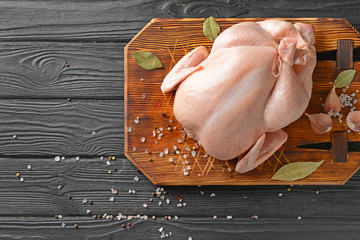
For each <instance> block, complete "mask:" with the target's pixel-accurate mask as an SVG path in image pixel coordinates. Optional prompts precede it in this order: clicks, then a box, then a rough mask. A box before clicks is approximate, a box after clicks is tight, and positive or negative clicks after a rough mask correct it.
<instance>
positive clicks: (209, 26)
mask: <svg viewBox="0 0 360 240" xmlns="http://www.w3.org/2000/svg"><path fill="white" fill-rule="evenodd" d="M203 32H204V34H205V36H206V37H207V38H208V39H209V40H211V41H214V40H215V39H216V37H217V35H218V34H219V32H220V26H219V24H218V23H217V22H216V20H215V18H214V17H212V16H211V17H209V18H207V19H206V20H205V22H204V24H203Z"/></svg>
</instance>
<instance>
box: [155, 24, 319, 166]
mask: <svg viewBox="0 0 360 240" xmlns="http://www.w3.org/2000/svg"><path fill="white" fill-rule="evenodd" d="M314 42H315V37H314V30H313V27H312V26H311V25H308V24H304V23H295V24H291V23H289V22H286V21H281V20H266V21H261V22H256V23H255V22H243V23H239V24H236V25H233V26H232V27H230V28H228V29H226V30H225V31H224V32H223V33H221V34H220V35H219V36H218V37H217V38H216V40H215V41H214V44H213V46H212V50H211V53H210V54H209V53H208V51H207V50H206V48H205V47H203V46H201V47H197V48H195V49H194V50H193V51H191V52H189V53H188V54H187V55H185V56H184V57H183V58H182V59H181V60H180V61H179V62H178V63H177V64H176V65H175V67H174V68H173V69H172V70H171V71H170V72H169V74H168V75H167V76H166V77H165V79H164V81H163V83H162V85H161V90H162V92H163V93H168V92H170V91H172V90H174V89H176V88H177V91H176V95H175V100H174V115H175V117H176V119H177V120H178V121H179V123H180V124H181V125H182V126H183V128H184V129H185V131H186V133H187V134H188V136H189V137H191V138H193V139H195V140H197V141H198V142H199V144H201V145H202V146H203V147H204V149H205V150H206V152H207V153H208V154H210V155H212V156H213V157H215V158H217V159H220V160H229V159H233V158H238V163H237V165H236V171H238V172H240V173H244V172H247V171H250V170H252V169H254V168H255V167H257V166H258V165H260V164H261V163H263V162H264V161H265V160H266V159H268V158H269V157H270V156H271V155H272V154H273V153H274V152H275V151H276V150H277V149H279V148H280V147H281V146H282V145H283V143H284V142H286V140H287V134H286V133H285V132H284V131H283V130H282V128H283V127H285V126H287V125H289V124H290V123H291V122H294V121H295V120H296V119H298V118H299V117H300V116H301V115H302V114H303V112H304V111H305V109H306V107H307V106H308V104H309V101H310V96H311V90H312V73H313V70H314V68H315V64H316V51H315V47H314V46H313V44H314Z"/></svg>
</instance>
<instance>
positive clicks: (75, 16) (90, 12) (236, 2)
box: [0, 0, 360, 42]
mask: <svg viewBox="0 0 360 240" xmlns="http://www.w3.org/2000/svg"><path fill="white" fill-rule="evenodd" d="M0 5H1V6H2V11H3V14H2V17H1V20H2V23H3V24H2V26H1V27H0V40H1V41H23V40H25V41H33V40H44V41H48V40H51V41H94V40H96V41H124V42H127V41H128V40H130V39H131V38H132V37H133V36H134V35H135V34H136V33H137V32H138V31H139V30H140V29H141V28H142V27H143V26H144V25H145V24H146V23H147V22H149V21H150V20H151V19H152V18H154V17H158V18H159V17H160V18H168V17H177V18H179V17H180V18H181V17H208V16H210V15H213V16H215V17H223V18H231V17H233V18H234V17H238V18H240V17H346V18H347V19H348V20H349V21H350V22H351V23H352V24H353V25H354V26H355V27H358V26H360V19H359V17H358V12H359V11H360V6H359V4H358V2H357V1H356V0H349V1H345V2H341V3H340V2H334V1H321V0H316V1H302V2H298V1H296V0H290V1H277V0H271V1H266V0H261V1H247V0H232V1H225V0H216V1H210V2H206V3H204V2H203V1H199V0H197V1H192V0H184V1H181V2H179V1H176V0H160V1H151V0H137V1H116V0H108V1H105V2H104V1H102V2H101V3H99V2H98V1H93V0H92V1H87V2H86V3H85V2H83V1H80V2H79V1H71V0H65V1H61V2H59V1H56V0H51V1H35V2H34V1H29V0H24V1H16V2H14V1H1V2H0Z"/></svg>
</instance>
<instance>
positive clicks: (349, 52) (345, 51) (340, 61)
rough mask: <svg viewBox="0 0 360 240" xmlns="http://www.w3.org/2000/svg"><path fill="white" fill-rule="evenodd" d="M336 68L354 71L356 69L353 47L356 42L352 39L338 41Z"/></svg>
mask: <svg viewBox="0 0 360 240" xmlns="http://www.w3.org/2000/svg"><path fill="white" fill-rule="evenodd" d="M337 44H338V46H337V51H336V67H337V69H352V68H353V67H354V62H353V61H354V60H353V52H354V49H353V45H354V41H353V40H350V39H341V40H338V41H337Z"/></svg>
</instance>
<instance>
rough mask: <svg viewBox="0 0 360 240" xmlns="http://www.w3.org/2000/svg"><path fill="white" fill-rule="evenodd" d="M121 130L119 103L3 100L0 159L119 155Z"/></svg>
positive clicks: (121, 103)
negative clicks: (8, 157)
mask: <svg viewBox="0 0 360 240" xmlns="http://www.w3.org/2000/svg"><path fill="white" fill-rule="evenodd" d="M122 126H123V101H121V100H118V101H116V100H73V101H71V102H67V100H66V99H64V100H28V99H24V100H20V99H19V100H12V99H6V100H5V99H4V100H1V101H0V146H1V147H0V156H56V155H61V156H63V155H64V156H68V155H78V156H90V155H91V156H92V155H104V154H113V155H119V154H122V153H123V147H122V144H123V141H124V140H123V127H122ZM93 131H95V135H93ZM13 135H16V136H17V139H13Z"/></svg>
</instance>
